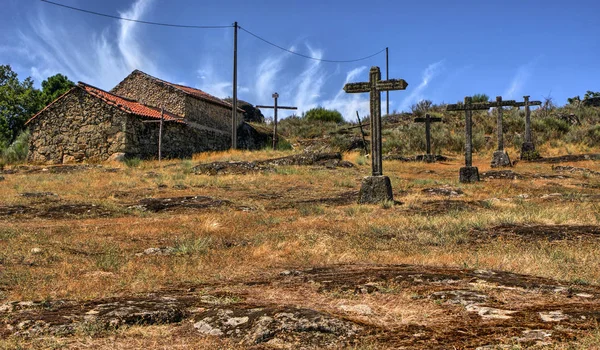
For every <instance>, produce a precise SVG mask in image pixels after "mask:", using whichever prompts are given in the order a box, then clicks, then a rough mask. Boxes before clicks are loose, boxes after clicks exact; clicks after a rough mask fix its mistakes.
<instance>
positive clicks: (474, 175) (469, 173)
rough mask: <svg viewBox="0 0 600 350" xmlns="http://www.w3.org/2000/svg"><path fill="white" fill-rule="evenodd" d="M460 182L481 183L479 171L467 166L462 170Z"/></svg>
mask: <svg viewBox="0 0 600 350" xmlns="http://www.w3.org/2000/svg"><path fill="white" fill-rule="evenodd" d="M458 180H459V181H460V182H463V183H465V182H478V181H479V170H478V169H477V167H475V166H465V167H462V168H460V172H459V178H458Z"/></svg>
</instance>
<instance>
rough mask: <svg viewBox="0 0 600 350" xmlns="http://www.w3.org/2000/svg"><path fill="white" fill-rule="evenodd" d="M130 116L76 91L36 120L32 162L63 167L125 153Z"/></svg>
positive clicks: (50, 107)
mask: <svg viewBox="0 0 600 350" xmlns="http://www.w3.org/2000/svg"><path fill="white" fill-rule="evenodd" d="M126 120H127V113H125V112H123V111H121V110H120V109H118V108H116V107H113V106H110V105H108V104H106V103H104V102H102V101H101V100H99V99H97V98H95V97H92V96H90V95H89V94H87V93H86V92H85V91H83V90H82V89H80V88H75V89H73V90H72V91H71V92H70V93H68V94H67V95H65V96H64V97H63V98H62V99H61V100H59V101H57V102H56V103H54V104H53V105H51V106H49V107H48V108H47V109H46V110H45V111H43V112H41V114H40V115H38V116H37V117H36V118H35V119H33V120H32V121H31V122H30V123H29V124H28V127H29V129H30V131H31V141H30V143H29V155H28V160H29V161H31V162H35V163H45V164H60V163H69V162H78V161H83V160H90V161H103V160H106V159H108V157H110V156H111V155H112V154H114V153H118V152H124V151H125V128H126Z"/></svg>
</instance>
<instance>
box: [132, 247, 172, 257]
mask: <svg viewBox="0 0 600 350" xmlns="http://www.w3.org/2000/svg"><path fill="white" fill-rule="evenodd" d="M175 251H176V250H175V248H173V247H161V248H148V249H145V250H144V251H143V252H141V253H137V254H136V256H143V255H171V254H173V253H175Z"/></svg>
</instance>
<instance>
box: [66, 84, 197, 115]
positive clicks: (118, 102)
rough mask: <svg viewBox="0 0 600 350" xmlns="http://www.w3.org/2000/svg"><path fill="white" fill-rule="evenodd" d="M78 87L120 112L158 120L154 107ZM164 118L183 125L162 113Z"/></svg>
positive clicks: (158, 110)
mask: <svg viewBox="0 0 600 350" xmlns="http://www.w3.org/2000/svg"><path fill="white" fill-rule="evenodd" d="M78 85H79V86H80V87H82V88H83V89H84V90H85V91H86V92H87V93H89V94H90V95H92V96H95V97H98V98H100V99H102V100H103V101H104V102H106V103H108V104H111V105H114V106H117V107H118V108H119V109H121V110H122V111H125V112H128V113H131V114H135V115H138V116H141V117H148V118H154V119H160V113H161V111H160V109H159V108H155V107H150V106H146V105H144V104H141V103H139V102H136V101H134V100H130V99H127V98H124V97H121V96H118V95H115V94H111V93H110V92H107V91H104V90H102V89H99V88H97V87H94V86H91V85H88V84H85V83H82V82H79V84H78ZM164 118H165V121H175V122H178V123H183V124H185V122H184V121H183V118H182V117H180V116H178V115H176V114H173V113H170V112H167V111H164Z"/></svg>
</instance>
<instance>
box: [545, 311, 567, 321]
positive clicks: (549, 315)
mask: <svg viewBox="0 0 600 350" xmlns="http://www.w3.org/2000/svg"><path fill="white" fill-rule="evenodd" d="M539 315H540V318H541V319H542V321H544V322H559V321H562V320H566V319H568V318H569V316H567V315H565V314H563V312H562V311H560V310H557V311H548V312H539Z"/></svg>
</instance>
